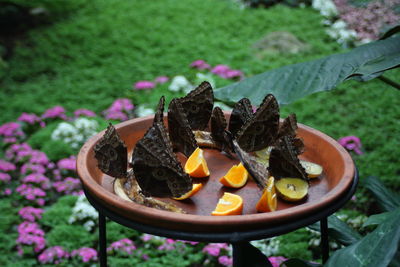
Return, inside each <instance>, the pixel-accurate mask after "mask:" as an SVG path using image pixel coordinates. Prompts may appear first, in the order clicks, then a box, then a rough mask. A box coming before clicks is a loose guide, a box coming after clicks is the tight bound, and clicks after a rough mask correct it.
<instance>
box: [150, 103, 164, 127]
mask: <svg viewBox="0 0 400 267" xmlns="http://www.w3.org/2000/svg"><path fill="white" fill-rule="evenodd" d="M164 105H165V97H164V96H162V97H161V98H160V100H159V101H158V106H157V111H156V114H155V115H154V122H153V123H164Z"/></svg>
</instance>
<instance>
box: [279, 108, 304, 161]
mask: <svg viewBox="0 0 400 267" xmlns="http://www.w3.org/2000/svg"><path fill="white" fill-rule="evenodd" d="M297 128H298V127H297V118H296V114H290V115H289V116H288V117H287V118H286V119H284V120H283V122H282V123H281V124H280V126H279V131H278V136H277V138H276V139H277V140H279V139H281V138H282V137H284V136H290V137H292V138H293V140H292V143H293V146H294V152H295V153H296V154H297V155H300V154H301V153H303V152H304V143H303V140H302V139H300V138H296V134H297Z"/></svg>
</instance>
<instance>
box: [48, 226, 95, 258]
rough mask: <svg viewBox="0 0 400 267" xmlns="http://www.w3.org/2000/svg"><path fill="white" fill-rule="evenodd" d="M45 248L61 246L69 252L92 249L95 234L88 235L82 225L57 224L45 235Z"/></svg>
mask: <svg viewBox="0 0 400 267" xmlns="http://www.w3.org/2000/svg"><path fill="white" fill-rule="evenodd" d="M46 240H47V246H48V247H52V246H62V247H64V248H65V249H66V250H68V251H71V250H73V249H78V248H80V247H92V246H93V242H94V241H95V240H97V234H94V233H89V232H88V231H87V230H86V229H85V228H84V227H83V226H82V225H68V224H65V222H64V224H57V225H53V228H52V229H51V230H50V231H49V232H48V233H47V234H46Z"/></svg>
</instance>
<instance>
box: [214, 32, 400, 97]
mask: <svg viewBox="0 0 400 267" xmlns="http://www.w3.org/2000/svg"><path fill="white" fill-rule="evenodd" d="M399 65H400V37H393V38H388V39H386V40H380V41H376V42H373V43H369V44H366V45H363V46H360V47H357V48H355V49H353V50H352V51H350V52H347V53H343V54H336V55H331V56H328V57H325V58H321V59H318V60H314V61H309V62H305V63H298V64H295V65H290V66H285V67H282V68H278V69H274V70H271V71H267V72H264V73H261V74H258V75H256V76H253V77H251V78H248V79H244V80H243V81H240V82H238V83H235V84H232V85H228V86H226V87H223V88H220V89H218V90H216V91H215V97H216V98H218V99H220V100H222V101H228V102H232V101H234V102H236V101H239V100H240V99H241V98H243V97H247V98H249V99H250V100H252V101H253V102H254V103H260V102H261V101H262V99H263V98H264V97H265V96H266V95H267V94H269V93H271V94H273V95H275V97H276V98H277V100H278V101H279V103H281V104H289V103H292V102H293V101H295V100H297V99H300V98H302V97H304V96H306V95H309V94H312V93H316V92H320V91H326V90H332V89H333V88H335V87H336V86H337V85H338V84H340V83H341V82H343V81H345V80H347V79H350V78H354V79H355V78H357V79H358V80H362V81H367V80H370V79H373V78H375V77H376V76H379V75H380V74H382V72H383V71H385V70H388V69H391V68H394V67H396V66H399Z"/></svg>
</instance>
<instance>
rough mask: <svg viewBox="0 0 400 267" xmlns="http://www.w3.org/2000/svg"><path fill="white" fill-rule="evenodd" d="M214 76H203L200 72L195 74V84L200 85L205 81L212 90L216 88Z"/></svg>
mask: <svg viewBox="0 0 400 267" xmlns="http://www.w3.org/2000/svg"><path fill="white" fill-rule="evenodd" d="M213 76H214V75H213V74H212V73H208V74H204V73H201V72H198V73H196V80H195V84H200V83H202V82H204V81H207V82H209V83H210V84H211V87H212V88H215V87H216V84H215V80H214V77H213Z"/></svg>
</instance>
